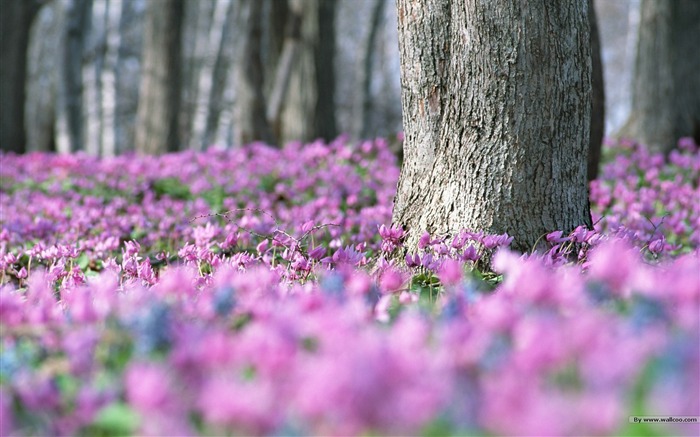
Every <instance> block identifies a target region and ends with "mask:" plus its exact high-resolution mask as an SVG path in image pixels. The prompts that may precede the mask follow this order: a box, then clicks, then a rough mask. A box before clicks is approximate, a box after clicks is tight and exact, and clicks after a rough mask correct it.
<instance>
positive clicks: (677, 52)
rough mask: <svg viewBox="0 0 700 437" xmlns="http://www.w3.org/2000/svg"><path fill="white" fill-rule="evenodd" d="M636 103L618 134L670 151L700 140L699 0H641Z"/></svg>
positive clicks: (635, 91)
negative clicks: (684, 141)
mask: <svg viewBox="0 0 700 437" xmlns="http://www.w3.org/2000/svg"><path fill="white" fill-rule="evenodd" d="M640 14H641V16H640V23H639V36H638V39H637V57H636V62H635V66H634V67H635V72H634V76H633V79H632V109H631V114H630V117H629V119H628V120H627V122H626V123H625V126H623V128H622V129H621V130H620V132H619V135H620V136H625V137H629V138H633V139H635V140H637V141H639V142H641V143H643V144H646V145H648V146H649V147H650V148H651V149H652V150H654V151H663V152H666V153H667V152H669V151H670V150H672V149H673V148H674V147H675V146H676V142H677V141H678V139H679V138H680V137H683V136H693V137H695V141H696V142H698V141H700V73H698V72H700V56H699V55H698V41H700V2H698V1H696V0H642V3H641V11H640Z"/></svg>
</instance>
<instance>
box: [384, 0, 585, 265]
mask: <svg viewBox="0 0 700 437" xmlns="http://www.w3.org/2000/svg"><path fill="white" fill-rule="evenodd" d="M397 6H398V22H399V48H400V57H401V82H402V105H403V114H404V132H405V142H404V163H403V167H402V170H401V177H400V180H399V185H398V192H397V196H396V200H395V204H394V215H393V221H394V223H395V224H398V225H402V226H404V227H405V228H406V229H407V231H408V235H407V240H406V244H407V248H408V250H412V249H413V248H415V247H416V246H417V242H418V239H419V237H420V235H421V233H422V232H423V231H429V232H431V233H433V234H441V235H454V234H455V233H456V232H458V231H459V230H460V229H462V228H466V229H471V230H478V231H484V232H487V233H503V232H507V233H508V234H510V235H511V236H513V237H514V238H515V240H514V242H513V245H512V247H513V248H515V249H516V250H520V251H529V250H531V249H532V248H533V247H534V246H535V244H536V242H537V241H538V239H539V238H540V237H541V236H543V235H544V234H545V233H547V232H549V231H553V230H564V231H570V230H572V229H573V228H575V227H576V226H578V225H588V226H590V225H591V217H590V212H589V208H588V196H587V189H586V188H587V187H586V159H585V157H586V156H587V153H588V143H589V141H590V138H589V128H590V112H591V53H590V34H589V24H588V17H587V9H588V8H587V2H580V1H577V0H562V1H559V2H550V1H546V0H533V1H530V2H522V1H519V0H491V1H488V2H483V1H477V0H398V1H397Z"/></svg>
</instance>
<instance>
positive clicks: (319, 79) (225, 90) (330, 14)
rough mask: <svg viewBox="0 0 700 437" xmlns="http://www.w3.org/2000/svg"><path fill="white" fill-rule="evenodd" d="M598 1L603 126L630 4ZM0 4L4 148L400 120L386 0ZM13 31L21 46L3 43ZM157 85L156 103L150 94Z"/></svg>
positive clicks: (306, 133)
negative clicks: (170, 48)
mask: <svg viewBox="0 0 700 437" xmlns="http://www.w3.org/2000/svg"><path fill="white" fill-rule="evenodd" d="M594 4H595V10H596V14H597V18H598V24H599V33H600V42H601V48H600V50H601V57H602V63H603V72H604V84H605V109H606V110H605V114H606V119H605V125H606V127H605V132H606V134H607V135H612V134H615V133H617V132H618V131H619V130H620V128H621V127H622V126H623V124H624V123H625V120H627V118H628V117H629V113H630V104H631V78H632V74H633V66H634V62H635V54H636V49H637V38H638V30H639V19H640V2H639V1H638V0H596V1H595V2H594ZM2 9H3V13H2V16H3V22H2V27H3V31H2V34H3V38H2V40H3V50H2V55H1V56H2V57H3V59H2V62H1V63H2V65H3V69H2V70H3V71H2V76H3V77H2V80H0V84H2V85H3V86H2V94H3V97H2V99H0V105H2V108H1V109H2V117H1V118H2V134H1V135H0V145H1V146H2V149H3V150H12V151H15V152H24V151H57V152H62V153H68V152H77V151H85V152H87V153H89V154H92V155H97V156H105V157H106V156H114V155H119V154H123V153H125V152H129V151H133V150H139V151H142V152H146V153H163V152H166V151H175V150H184V149H194V150H203V149H206V148H207V147H209V146H211V145H217V146H222V147H223V146H230V145H238V144H244V143H248V142H250V141H253V140H263V141H265V142H268V143H271V144H283V143H285V142H287V141H290V140H301V141H311V140H314V139H316V138H324V139H326V140H330V139H332V138H334V137H335V136H337V135H338V134H340V133H345V134H349V135H350V137H351V138H353V139H358V138H372V137H377V136H393V135H394V134H396V133H397V132H400V131H401V130H402V128H401V101H400V99H401V97H400V94H401V90H400V71H399V70H400V68H399V53H398V44H397V41H398V36H397V26H396V7H395V5H394V4H393V2H392V1H390V0H337V1H332V2H329V1H326V2H324V1H320V2H319V1H317V0H307V1H296V0H292V1H290V2H286V1H279V0H253V1H251V0H152V1H147V0H53V1H40V0H31V1H20V2H12V1H3V2H2ZM166 11H168V12H170V13H165V12H166ZM159 26H160V27H159ZM153 29H158V30H157V31H156V32H155V33H154V32H153V31H152V30H153ZM23 35H25V38H26V44H25V45H26V49H25V50H10V49H8V47H9V46H10V45H12V46H13V47H15V46H16V47H22V44H21V41H20V42H18V39H19V40H21V39H22V37H23ZM153 35H155V36H157V37H160V38H166V37H168V35H170V37H171V39H172V37H173V35H174V36H175V40H177V41H176V42H175V43H174V44H175V45H176V46H177V47H175V51H176V53H169V54H168V53H162V50H161V49H159V48H158V47H163V43H164V42H163V41H158V40H157V38H153V37H152V36H153ZM178 36H179V38H178ZM172 44H173V43H171V45H172ZM149 63H150V65H154V66H155V67H153V68H152V67H150V66H149V67H145V65H146V64H149ZM23 66H24V68H26V71H24V72H22V71H21V69H22V67H23ZM159 68H160V70H159ZM156 70H158V71H156ZM144 71H148V72H150V74H143V73H144ZM154 77H155V78H156V79H154ZM23 78H24V80H23ZM149 80H150V82H149ZM23 81H24V83H25V85H24V86H22V82H23ZM158 93H165V94H167V98H164V99H160V101H165V102H167V105H165V107H158V106H157V105H156V106H153V104H149V103H147V102H149V101H152V99H153V98H155V99H156V101H158ZM148 94H151V95H155V96H151V97H150V98H151V100H149V96H148ZM168 99H170V100H168ZM140 101H141V102H142V103H141V105H140V107H141V109H140V112H139V102H140ZM161 106H162V105H161ZM164 112H169V113H164ZM154 120H170V121H169V122H166V123H163V122H159V121H154ZM173 120H174V121H173ZM154 138H155V140H154Z"/></svg>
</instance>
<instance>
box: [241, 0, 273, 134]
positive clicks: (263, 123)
mask: <svg viewBox="0 0 700 437" xmlns="http://www.w3.org/2000/svg"><path fill="white" fill-rule="evenodd" d="M244 6H245V7H246V9H247V10H246V11H245V12H244V13H243V14H242V16H243V17H246V18H247V20H245V21H246V35H245V37H244V38H245V42H244V45H243V53H242V54H241V56H240V57H239V62H238V66H237V68H238V69H237V73H236V74H237V75H238V78H237V81H236V85H237V89H236V109H235V119H236V121H235V129H236V133H235V137H234V141H235V142H236V143H238V144H247V143H249V142H251V141H256V140H260V141H264V142H266V143H269V144H274V143H275V139H274V136H273V134H272V130H271V128H270V125H269V124H268V121H267V117H266V115H265V106H266V99H265V94H264V91H263V86H264V83H265V82H264V81H265V78H264V75H263V64H262V55H261V52H262V4H261V3H260V2H259V1H257V0H247V1H246V2H245V4H244Z"/></svg>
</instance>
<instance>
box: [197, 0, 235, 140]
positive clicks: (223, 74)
mask: <svg viewBox="0 0 700 437" xmlns="http://www.w3.org/2000/svg"><path fill="white" fill-rule="evenodd" d="M239 12H240V8H237V7H236V6H235V2H233V1H231V2H229V4H228V5H227V8H226V17H225V19H224V22H223V27H222V29H221V36H220V42H219V45H218V50H217V54H216V61H215V63H214V68H213V71H212V79H211V80H212V84H211V88H210V90H209V99H208V103H209V107H208V109H207V120H206V126H205V128H204V140H203V143H204V144H205V145H209V144H212V143H214V142H215V141H216V137H217V130H218V127H219V122H220V119H221V112H222V110H223V107H224V98H225V92H226V85H227V78H228V72H229V66H230V64H231V60H232V58H233V52H234V47H235V41H234V40H233V30H234V29H233V27H234V25H235V23H236V21H238V20H237V17H236V14H237V13H239Z"/></svg>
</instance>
